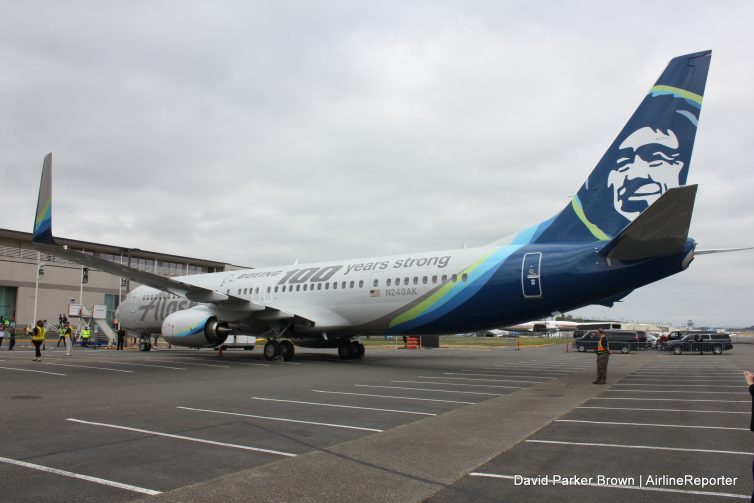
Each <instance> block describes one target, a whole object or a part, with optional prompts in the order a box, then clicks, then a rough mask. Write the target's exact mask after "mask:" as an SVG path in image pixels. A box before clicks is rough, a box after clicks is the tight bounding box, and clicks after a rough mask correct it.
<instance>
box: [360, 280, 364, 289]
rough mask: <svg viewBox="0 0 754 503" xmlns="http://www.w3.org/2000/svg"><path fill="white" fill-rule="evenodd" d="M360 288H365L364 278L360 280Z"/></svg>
mask: <svg viewBox="0 0 754 503" xmlns="http://www.w3.org/2000/svg"><path fill="white" fill-rule="evenodd" d="M359 288H364V280H363V279H360V280H359Z"/></svg>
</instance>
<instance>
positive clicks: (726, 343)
mask: <svg viewBox="0 0 754 503" xmlns="http://www.w3.org/2000/svg"><path fill="white" fill-rule="evenodd" d="M671 335H672V334H671ZM730 349H733V342H731V340H730V335H729V334H726V333H720V334H718V333H716V332H697V333H690V334H688V335H686V336H685V337H683V338H682V339H677V338H676V339H675V340H671V341H669V342H667V343H666V344H665V351H671V352H672V353H673V354H676V355H680V354H681V353H683V352H684V351H685V352H687V353H699V354H702V353H713V354H716V355H719V354H721V353H722V352H723V351H727V350H730Z"/></svg>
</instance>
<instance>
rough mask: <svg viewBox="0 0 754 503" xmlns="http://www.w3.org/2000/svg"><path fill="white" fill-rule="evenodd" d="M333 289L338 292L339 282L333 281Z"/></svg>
mask: <svg viewBox="0 0 754 503" xmlns="http://www.w3.org/2000/svg"><path fill="white" fill-rule="evenodd" d="M332 289H333V290H337V289H338V282H337V281H333V282H332Z"/></svg>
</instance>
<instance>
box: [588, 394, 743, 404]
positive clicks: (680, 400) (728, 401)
mask: <svg viewBox="0 0 754 503" xmlns="http://www.w3.org/2000/svg"><path fill="white" fill-rule="evenodd" d="M592 400H646V401H649V400H652V401H659V402H723V403H751V400H715V399H712V398H709V399H706V398H693V399H692V398H633V397H632V398H621V397H606V396H601V397H597V396H596V397H594V398H592Z"/></svg>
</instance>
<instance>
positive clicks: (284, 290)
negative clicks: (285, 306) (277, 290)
mask: <svg viewBox="0 0 754 503" xmlns="http://www.w3.org/2000/svg"><path fill="white" fill-rule="evenodd" d="M283 293H285V285H283Z"/></svg>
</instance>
